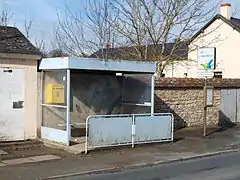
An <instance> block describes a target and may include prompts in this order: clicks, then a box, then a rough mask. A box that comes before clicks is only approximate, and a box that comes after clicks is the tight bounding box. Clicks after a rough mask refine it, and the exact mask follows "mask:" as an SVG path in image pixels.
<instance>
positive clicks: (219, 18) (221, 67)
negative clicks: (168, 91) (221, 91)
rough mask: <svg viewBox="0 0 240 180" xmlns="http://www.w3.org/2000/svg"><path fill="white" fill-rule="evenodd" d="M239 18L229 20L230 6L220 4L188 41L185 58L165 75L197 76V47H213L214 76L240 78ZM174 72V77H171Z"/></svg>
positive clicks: (230, 15) (230, 17)
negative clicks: (216, 11) (210, 17)
mask: <svg viewBox="0 0 240 180" xmlns="http://www.w3.org/2000/svg"><path fill="white" fill-rule="evenodd" d="M239 42H240V19H238V18H235V17H232V13H231V4H222V5H221V6H220V14H217V15H215V16H214V17H213V18H212V19H211V20H210V21H209V22H208V23H206V25H204V26H203V27H202V28H201V29H199V31H198V32H197V33H196V34H195V35H194V36H193V37H192V38H191V41H190V43H189V46H188V51H189V52H188V59H189V60H190V61H186V62H181V63H180V64H176V65H174V66H173V70H172V69H169V70H168V71H167V72H166V76H167V77H197V73H198V72H199V70H198V65H197V60H198V51H199V48H202V47H207V48H209V47H210V48H215V51H216V52H215V56H216V62H215V70H213V71H214V74H215V76H216V77H222V78H240V72H239V70H238V68H237V67H239V66H240V61H239V53H238V51H239V47H238V45H239ZM172 72H173V74H172Z"/></svg>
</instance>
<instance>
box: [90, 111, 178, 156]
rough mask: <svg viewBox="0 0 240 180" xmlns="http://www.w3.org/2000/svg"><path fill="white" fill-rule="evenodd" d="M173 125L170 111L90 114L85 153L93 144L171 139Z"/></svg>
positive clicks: (120, 143)
mask: <svg viewBox="0 0 240 180" xmlns="http://www.w3.org/2000/svg"><path fill="white" fill-rule="evenodd" d="M173 128H174V117H173V114H171V113H154V114H118V115H93V116H89V117H88V118H87V120H86V141H85V153H87V152H88V150H89V149H92V148H100V147H111V146H123V145H132V147H134V145H135V144H144V143H152V142H166V141H173Z"/></svg>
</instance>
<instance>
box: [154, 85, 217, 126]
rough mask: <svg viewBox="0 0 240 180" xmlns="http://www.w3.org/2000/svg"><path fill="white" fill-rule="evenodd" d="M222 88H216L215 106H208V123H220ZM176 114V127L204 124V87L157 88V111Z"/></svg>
mask: <svg viewBox="0 0 240 180" xmlns="http://www.w3.org/2000/svg"><path fill="white" fill-rule="evenodd" d="M220 100H221V97H220V90H219V89H217V90H214V104H213V107H208V111H207V123H208V125H213V124H218V121H219V109H220ZM169 111H170V112H171V113H173V114H174V118H175V127H176V128H181V127H185V126H201V125H202V124H203V90H202V89H185V88H182V89H156V91H155V112H169Z"/></svg>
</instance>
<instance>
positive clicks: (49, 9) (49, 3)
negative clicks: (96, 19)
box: [0, 0, 87, 46]
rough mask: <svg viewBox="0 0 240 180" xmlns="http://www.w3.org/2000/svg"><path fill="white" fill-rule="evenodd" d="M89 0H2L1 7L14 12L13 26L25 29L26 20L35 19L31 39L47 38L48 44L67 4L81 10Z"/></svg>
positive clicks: (71, 7)
mask: <svg viewBox="0 0 240 180" xmlns="http://www.w3.org/2000/svg"><path fill="white" fill-rule="evenodd" d="M86 2H87V0H0V9H1V8H4V9H8V10H10V11H11V12H13V13H14V14H13V17H12V19H11V23H10V25H11V26H16V27H18V28H19V29H20V30H22V31H24V22H25V19H26V20H27V21H29V20H31V21H33V23H32V27H31V32H30V40H31V41H32V42H34V41H35V39H46V41H47V46H50V41H51V40H52V39H53V38H54V29H55V28H56V27H57V24H58V16H57V14H60V16H64V12H65V5H66V4H67V5H68V7H69V8H70V9H71V10H72V11H81V10H83V7H84V6H85V5H86Z"/></svg>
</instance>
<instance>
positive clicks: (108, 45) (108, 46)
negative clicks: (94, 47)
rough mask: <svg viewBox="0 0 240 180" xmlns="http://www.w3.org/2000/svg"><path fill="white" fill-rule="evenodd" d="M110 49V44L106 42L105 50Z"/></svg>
mask: <svg viewBox="0 0 240 180" xmlns="http://www.w3.org/2000/svg"><path fill="white" fill-rule="evenodd" d="M110 47H111V45H110V42H109V41H108V42H107V43H106V49H109V48H110Z"/></svg>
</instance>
